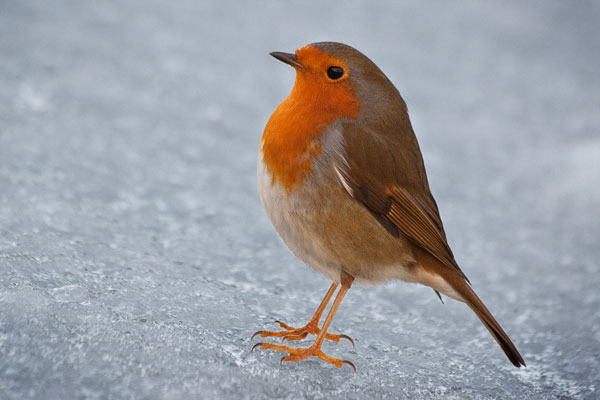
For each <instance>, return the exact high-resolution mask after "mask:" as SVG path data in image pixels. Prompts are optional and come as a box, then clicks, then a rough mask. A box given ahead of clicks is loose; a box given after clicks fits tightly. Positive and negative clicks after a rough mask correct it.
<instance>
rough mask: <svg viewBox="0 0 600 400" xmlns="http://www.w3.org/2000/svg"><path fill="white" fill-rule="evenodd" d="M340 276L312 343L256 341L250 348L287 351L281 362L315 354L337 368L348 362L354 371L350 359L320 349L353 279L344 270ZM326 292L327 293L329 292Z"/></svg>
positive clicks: (302, 358) (305, 357)
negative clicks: (321, 325) (304, 346)
mask: <svg viewBox="0 0 600 400" xmlns="http://www.w3.org/2000/svg"><path fill="white" fill-rule="evenodd" d="M341 278H342V279H341V280H342V287H341V289H340V291H339V292H338V294H337V296H336V297H335V300H334V301H333V305H332V306H331V309H330V310H329V314H327V318H326V319H325V322H324V323H323V327H322V328H321V331H320V332H319V334H318V335H317V338H316V339H315V341H314V342H313V344H312V345H310V346H309V347H307V348H295V347H290V346H284V345H279V344H273V343H257V344H255V345H254V347H252V350H254V349H255V348H256V347H260V348H261V349H273V350H279V351H285V352H287V353H289V355H287V356H285V357H283V358H282V359H281V362H282V363H283V362H284V361H292V362H294V361H302V360H305V359H307V358H308V357H310V356H315V357H319V358H320V359H321V360H323V361H326V362H328V363H330V364H333V365H335V366H336V367H338V368H341V366H342V365H344V364H348V365H350V366H351V367H352V368H353V369H354V370H355V371H356V367H355V366H354V364H352V363H351V362H350V361H347V360H341V359H339V358H334V357H331V356H329V355H327V354H325V353H323V351H322V350H321V345H322V344H323V340H325V339H326V335H327V329H329V326H330V325H331V321H332V320H333V317H334V316H335V313H336V312H337V310H338V308H339V307H340V304H341V303H342V299H343V298H344V296H345V295H346V292H348V289H350V286H351V285H352V281H353V280H354V278H353V277H352V276H350V275H348V274H346V273H345V272H342V277H341ZM334 285H335V286H337V284H334ZM335 286H333V285H332V288H333V289H334V290H335ZM330 291H331V289H330ZM327 294H328V295H329V292H328V293H327ZM329 297H331V296H329ZM317 311H318V310H317Z"/></svg>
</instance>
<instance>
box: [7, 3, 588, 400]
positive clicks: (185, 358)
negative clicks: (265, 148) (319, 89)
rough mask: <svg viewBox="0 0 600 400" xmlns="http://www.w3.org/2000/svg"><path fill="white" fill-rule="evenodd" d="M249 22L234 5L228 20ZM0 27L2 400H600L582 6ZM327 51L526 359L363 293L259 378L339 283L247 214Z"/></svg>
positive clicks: (165, 16)
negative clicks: (359, 88)
mask: <svg viewBox="0 0 600 400" xmlns="http://www.w3.org/2000/svg"><path fill="white" fill-rule="evenodd" d="M243 4H244V5H243ZM243 4H242V2H232V3H225V2H219V1H215V2H212V3H210V4H209V3H208V2H201V1H196V0H188V1H180V2H166V1H158V0H155V1H141V0H140V1H123V2H112V1H106V2H92V1H87V2H83V1H77V0H72V1H47V0H37V1H20V0H4V1H2V2H0V399H84V398H85V399H146V398H147V399H196V398H207V399H221V398H293V399H295V398H324V399H336V398H340V399H342V398H351V399H352V398H355V399H364V398H400V399H429V398H438V399H491V398H502V399H570V398H573V399H594V398H598V397H599V396H600V243H599V240H600V215H599V214H600V186H599V184H600V133H599V130H600V105H599V104H600V102H599V96H600V95H599V93H600V74H599V73H598V66H599V65H600V46H599V44H600V34H599V32H598V31H599V28H598V26H599V24H600V8H599V6H598V3H597V2H593V1H589V2H585V1H579V2H575V3H574V2H563V1H556V2H550V1H533V2H528V3H527V5H523V4H521V2H517V1H514V2H505V1H499V2H495V3H487V5H483V4H482V3H480V2H472V3H463V2H461V3H460V5H461V6H462V7H461V8H458V7H456V4H454V6H451V5H450V4H447V3H445V2H435V3H433V4H427V6H425V5H424V3H422V2H420V1H414V2H409V3H406V2H403V5H396V4H395V2H391V3H390V4H386V3H384V2H370V1H365V2H362V3H361V2H351V3H337V2H321V1H318V2H313V3H311V4H307V2H305V1H303V2H298V3H296V4H295V5H290V4H284V3H283V2H265V3H256V2H247V5H246V3H243ZM320 40H337V41H343V42H347V43H348V44H351V45H354V46H355V47H357V48H359V49H361V50H362V51H364V52H365V53H366V54H368V55H369V56H370V57H371V58H372V59H373V60H374V61H375V62H377V63H378V65H379V66H380V67H381V68H382V69H383V70H384V71H385V72H386V73H387V74H388V75H389V77H390V78H391V79H392V81H394V82H395V84H396V85H397V86H398V88H399V89H400V91H401V92H402V93H403V94H404V96H405V98H406V100H407V102H408V104H409V109H410V111H411V117H412V120H413V123H414V126H415V130H416V132H417V135H418V137H419V140H420V143H421V147H422V149H423V153H424V156H425V161H426V165H427V169H428V172H429V177H430V182H431V186H432V190H433V192H434V194H435V196H436V198H437V200H438V203H439V205H440V209H441V214H442V217H443V219H444V221H445V225H446V228H447V232H448V236H449V240H450V243H451V245H452V246H453V249H454V252H455V254H456V256H457V259H458V261H459V263H460V264H461V265H462V267H463V269H464V270H465V272H466V273H467V275H468V276H469V277H470V278H471V281H472V282H473V285H474V287H475V289H476V290H477V292H478V293H479V294H480V295H481V297H482V298H483V299H484V300H485V302H486V303H487V305H488V306H489V307H490V309H491V310H492V311H493V312H494V314H495V316H496V317H497V318H498V320H499V321H500V322H501V323H502V325H503V326H504V328H505V329H506V330H507V332H508V333H509V334H510V336H511V337H512V339H513V340H514V342H515V343H516V344H517V346H518V348H519V349H520V350H521V352H522V354H523V356H524V358H525V360H526V362H527V365H528V366H527V368H524V369H520V370H518V369H516V368H513V367H512V366H511V365H510V363H509V362H508V361H507V360H506V358H505V357H504V355H503V354H502V352H501V351H500V350H499V348H498V346H496V344H495V343H494V341H493V340H492V338H491V337H490V336H489V334H488V333H487V331H486V330H485V329H484V327H483V326H482V325H481V324H480V323H479V321H478V320H477V319H476V317H475V316H474V315H473V314H472V313H471V312H470V311H469V310H468V309H467V307H465V306H464V305H463V304H460V303H457V302H454V301H452V300H448V301H447V302H446V304H445V305H442V304H441V303H440V302H439V300H438V299H437V298H436V297H435V295H434V293H433V291H432V290H430V289H428V288H424V287H419V286H414V285H408V284H403V283H399V282H397V283H391V284H388V285H384V286H380V287H376V288H353V289H352V290H351V291H350V293H349V295H348V296H347V297H346V299H345V301H344V303H343V304H342V307H341V310H340V312H339V313H338V315H337V317H336V319H335V320H334V324H333V331H335V332H343V333H346V334H348V335H350V336H352V337H353V338H355V341H356V347H355V348H352V347H351V346H350V345H349V344H347V343H340V344H332V345H328V346H327V348H326V350H327V351H328V352H330V353H331V354H332V355H335V356H339V357H343V358H348V359H350V360H352V361H353V362H354V363H355V364H356V366H357V367H358V372H357V373H354V372H353V371H352V370H351V369H350V368H348V367H346V366H344V367H343V368H342V369H339V370H338V369H336V368H334V367H332V366H330V365H326V364H324V363H323V362H320V361H318V360H308V361H305V362H302V363H298V364H293V365H292V364H285V365H284V366H282V367H281V366H279V359H280V357H281V356H282V355H281V354H278V353H276V352H272V351H255V352H254V353H250V347H251V344H250V341H249V339H250V336H251V334H252V333H253V332H255V331H256V330H259V329H268V328H275V325H274V324H272V321H273V320H274V319H281V320H284V321H286V322H288V323H291V324H302V323H304V322H306V321H307V319H308V318H309V317H310V315H311V314H312V312H313V311H314V309H315V307H316V305H317V304H318V302H319V301H320V299H321V298H322V296H323V295H324V293H325V291H326V289H327V287H328V285H329V283H328V282H327V281H326V280H325V279H324V278H322V277H321V276H319V275H318V274H316V273H315V272H313V271H312V270H310V269H309V268H307V267H306V266H304V265H302V264H301V263H300V262H299V261H297V260H296V259H295V258H294V257H293V256H292V254H291V253H290V252H289V251H288V250H287V249H286V248H285V247H284V245H283V244H282V243H281V242H280V240H279V239H278V237H277V235H276V233H275V232H274V230H273V229H272V227H271V225H270V223H269V221H268V220H267V218H266V217H265V215H264V213H263V211H262V208H261V205H260V202H259V199H258V196H257V190H256V177H255V166H256V153H257V148H258V141H259V138H260V135H261V133H262V129H263V127H264V124H265V122H266V120H267V118H268V116H269V115H270V113H271V112H272V110H273V109H274V108H275V106H276V105H277V104H278V103H279V102H280V101H281V100H282V99H283V98H284V97H285V96H286V95H287V93H288V92H289V90H290V88H291V85H292V82H293V78H294V75H293V72H292V70H291V69H290V68H289V67H286V66H285V65H283V64H281V63H279V62H277V61H276V60H274V59H272V58H271V57H269V56H268V52H269V51H274V50H280V51H292V50H294V49H295V48H297V47H300V46H302V45H304V44H307V43H310V42H313V41H320Z"/></svg>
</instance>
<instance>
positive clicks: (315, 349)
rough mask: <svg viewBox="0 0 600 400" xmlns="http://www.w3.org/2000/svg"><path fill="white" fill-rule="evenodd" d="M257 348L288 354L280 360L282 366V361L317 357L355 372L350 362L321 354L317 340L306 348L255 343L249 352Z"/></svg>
mask: <svg viewBox="0 0 600 400" xmlns="http://www.w3.org/2000/svg"><path fill="white" fill-rule="evenodd" d="M257 347H260V348H261V349H273V350H278V351H285V352H287V353H289V355H287V356H285V357H283V358H282V359H281V361H280V362H279V363H280V364H282V363H283V362H284V361H291V362H294V361H302V360H305V359H307V358H308V357H310V356H315V357H319V358H320V359H321V360H323V361H326V362H328V363H330V364H333V365H335V366H336V367H338V368H341V367H342V365H344V364H348V365H349V366H351V367H352V369H353V370H354V372H356V367H355V366H354V364H352V362H350V361H348V360H340V359H339V358H334V357H331V356H328V355H327V354H325V353H323V351H322V350H321V343H320V341H319V340H318V339H317V340H316V341H315V342H314V343H313V344H312V345H311V346H310V347H306V348H296V347H290V346H283V345H279V344H273V343H256V344H255V345H254V346H252V350H251V351H254V349H255V348H257Z"/></svg>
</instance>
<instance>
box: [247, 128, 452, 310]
mask: <svg viewBox="0 0 600 400" xmlns="http://www.w3.org/2000/svg"><path fill="white" fill-rule="evenodd" d="M320 140H321V144H322V149H323V150H322V153H321V154H320V155H319V157H317V158H316V159H313V162H312V166H311V170H310V173H309V174H308V175H307V177H306V178H305V179H304V180H303V181H302V183H301V184H300V185H297V186H296V187H294V188H293V190H292V191H290V192H289V193H288V192H287V191H286V189H285V188H284V187H282V186H281V185H280V184H279V183H277V182H275V183H273V177H272V175H271V173H270V172H269V170H268V168H267V167H266V165H265V164H264V163H263V162H262V153H259V162H258V188H259V194H260V198H261V201H262V204H263V207H264V208H265V211H266V213H267V215H268V216H269V218H270V220H271V222H272V224H273V226H274V227H275V229H276V230H277V232H278V233H279V235H280V236H281V238H282V239H283V241H284V242H285V244H286V245H287V246H288V247H289V248H290V250H292V252H293V253H294V254H295V255H296V256H297V257H298V258H299V259H300V260H302V261H303V262H304V263H306V264H308V265H309V266H310V267H312V268H313V269H315V270H317V271H318V272H320V273H322V274H323V275H324V276H326V277H327V278H329V279H330V280H332V281H336V282H339V280H340V272H341V270H342V269H343V270H344V271H346V272H347V273H349V274H350V275H352V276H354V278H355V283H357V284H359V285H374V284H378V283H382V282H386V281H389V280H402V281H406V282H417V283H422V284H424V285H427V286H430V287H432V288H434V289H436V290H438V291H439V292H441V293H444V294H446V295H447V296H450V297H453V298H455V299H457V300H461V298H460V296H459V295H458V294H457V293H456V292H455V291H454V289H452V288H451V287H450V285H448V284H447V283H446V281H445V280H443V279H442V278H441V277H440V276H438V275H434V274H431V273H429V272H426V271H425V270H424V269H423V268H422V267H421V266H420V265H419V264H418V263H417V262H416V260H415V257H414V254H413V251H412V246H413V245H412V244H411V243H410V241H409V240H408V239H407V238H406V237H405V236H403V235H400V236H399V237H394V236H393V235H391V234H390V233H389V232H388V231H387V230H386V229H385V228H384V227H383V226H382V225H381V224H380V223H379V222H378V221H377V220H376V219H375V218H374V217H373V215H372V214H371V213H370V212H369V211H368V210H367V209H366V208H365V206H364V205H363V204H362V203H360V202H359V201H356V200H355V199H354V198H352V196H351V195H350V193H349V191H348V189H349V188H348V187H347V186H346V185H344V180H343V178H341V176H340V174H339V172H338V171H339V168H341V167H343V166H344V165H345V162H346V161H345V159H344V155H345V152H344V139H343V136H342V134H341V132H340V129H339V124H333V125H331V126H330V127H329V128H328V129H327V130H326V131H325V132H324V134H323V135H322V137H321V139H320Z"/></svg>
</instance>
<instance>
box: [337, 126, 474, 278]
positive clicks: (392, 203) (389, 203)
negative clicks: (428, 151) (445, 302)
mask: <svg viewBox="0 0 600 400" xmlns="http://www.w3.org/2000/svg"><path fill="white" fill-rule="evenodd" d="M408 129H409V130H408ZM344 139H345V141H346V163H345V165H341V166H339V167H338V168H337V169H338V172H339V174H340V178H341V179H342V180H343V183H344V185H345V187H346V188H347V189H348V192H349V193H350V195H351V196H352V197H354V198H355V199H356V200H358V201H360V202H361V203H362V204H364V205H365V207H366V208H367V209H368V210H369V211H370V212H371V214H372V215H373V216H374V217H375V218H376V219H377V220H378V221H379V222H380V223H381V224H382V225H383V226H384V227H385V228H386V229H387V230H388V232H390V233H391V234H392V235H394V236H399V235H400V234H403V235H404V236H406V237H407V238H408V239H409V240H410V241H411V242H413V243H414V244H416V245H417V246H419V247H421V248H422V249H424V250H426V251H427V252H428V253H430V254H431V255H432V256H434V257H435V258H436V259H438V260H439V261H440V262H441V263H442V264H443V265H445V266H447V267H448V268H450V269H452V270H454V271H456V272H458V273H459V275H460V276H461V277H462V278H463V279H465V280H466V281H467V282H468V279H467V277H466V276H465V275H464V273H463V272H462V271H461V269H460V268H459V266H458V265H457V263H456V261H455V260H454V255H453V254H452V250H450V246H448V243H447V241H446V235H445V233H444V228H443V225H442V221H441V218H440V215H439V211H438V208H437V205H436V203H435V200H434V199H433V196H432V195H431V192H430V190H429V184H428V182H427V176H426V175H425V167H424V165H423V159H422V157H421V151H420V149H419V145H418V143H417V140H416V138H415V136H414V133H413V131H412V128H411V127H410V124H409V125H408V126H407V129H405V130H404V131H400V132H397V133H396V134H394V135H381V134H378V133H377V132H375V131H367V130H365V129H364V128H361V127H359V126H358V125H356V124H353V123H346V124H344ZM374 171H376V172H374Z"/></svg>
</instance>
